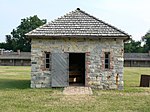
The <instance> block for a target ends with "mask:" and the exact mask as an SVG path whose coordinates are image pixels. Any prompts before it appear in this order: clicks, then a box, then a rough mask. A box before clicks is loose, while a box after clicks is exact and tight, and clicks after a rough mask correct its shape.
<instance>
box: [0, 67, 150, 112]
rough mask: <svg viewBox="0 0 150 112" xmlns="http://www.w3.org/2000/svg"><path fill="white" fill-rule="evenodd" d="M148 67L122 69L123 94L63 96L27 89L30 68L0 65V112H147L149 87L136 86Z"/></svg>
mask: <svg viewBox="0 0 150 112" xmlns="http://www.w3.org/2000/svg"><path fill="white" fill-rule="evenodd" d="M141 74H150V68H125V69H124V81H125V88H124V90H123V91H118V90H93V91H94V94H93V95H92V96H89V95H80V96H78V95H76V96H65V95H63V94H62V90H63V89H56V88H55V89H51V88H50V89H30V87H29V85H30V67H6V66H5V67H3V66H0V112H149V111H150V88H141V87H139V83H140V75H141Z"/></svg>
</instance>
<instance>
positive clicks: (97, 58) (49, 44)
mask: <svg viewBox="0 0 150 112" xmlns="http://www.w3.org/2000/svg"><path fill="white" fill-rule="evenodd" d="M123 45H124V44H123V40H122V39H82V38H80V39H79V38H78V39H77V38H73V39H70V38H66V39H32V49H31V64H32V67H31V68H32V69H31V88H41V87H51V71H50V70H47V69H45V66H44V59H45V57H44V53H45V52H57V51H61V52H82V53H86V65H85V66H86V82H85V85H86V86H91V87H93V88H99V89H123V61H124V60H123V52H124V51H123V49H124V46H123ZM105 52H110V69H107V70H106V69H105V67H104V66H105V57H104V53H105Z"/></svg>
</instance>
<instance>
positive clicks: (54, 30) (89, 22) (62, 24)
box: [26, 8, 130, 38]
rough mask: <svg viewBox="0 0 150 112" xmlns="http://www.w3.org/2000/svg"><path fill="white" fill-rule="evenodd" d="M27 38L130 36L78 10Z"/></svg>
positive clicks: (38, 29)
mask: <svg viewBox="0 0 150 112" xmlns="http://www.w3.org/2000/svg"><path fill="white" fill-rule="evenodd" d="M26 35H27V36H32V37H33V36H70V37H71V36H99V37H107V36H108V37H115V36H116V37H126V38H129V37H130V36H129V35H128V34H127V33H125V32H123V31H121V30H119V29H117V28H116V27H114V26H112V25H109V24H108V23H105V22H104V21H102V20H99V19H97V18H95V17H94V16H91V15H90V14H88V13H86V12H84V11H82V10H80V9H79V8H77V9H76V10H75V11H72V12H70V13H68V14H66V15H64V16H62V17H60V18H58V19H56V20H54V21H52V22H49V23H47V24H45V25H43V26H41V27H39V28H37V29H35V30H33V31H31V32H29V33H27V34H26Z"/></svg>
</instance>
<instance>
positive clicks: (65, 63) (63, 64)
mask: <svg viewBox="0 0 150 112" xmlns="http://www.w3.org/2000/svg"><path fill="white" fill-rule="evenodd" d="M68 56H69V55H68V53H52V87H66V86H69V71H68V67H69V60H68Z"/></svg>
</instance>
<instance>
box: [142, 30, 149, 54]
mask: <svg viewBox="0 0 150 112" xmlns="http://www.w3.org/2000/svg"><path fill="white" fill-rule="evenodd" d="M142 39H143V41H144V42H145V44H144V46H143V49H144V50H143V51H144V52H146V53H147V52H148V51H149V50H150V31H148V32H147V33H146V34H145V36H143V38H142Z"/></svg>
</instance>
